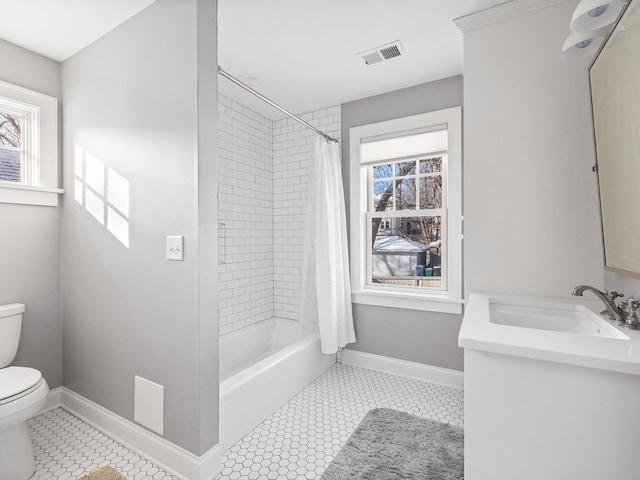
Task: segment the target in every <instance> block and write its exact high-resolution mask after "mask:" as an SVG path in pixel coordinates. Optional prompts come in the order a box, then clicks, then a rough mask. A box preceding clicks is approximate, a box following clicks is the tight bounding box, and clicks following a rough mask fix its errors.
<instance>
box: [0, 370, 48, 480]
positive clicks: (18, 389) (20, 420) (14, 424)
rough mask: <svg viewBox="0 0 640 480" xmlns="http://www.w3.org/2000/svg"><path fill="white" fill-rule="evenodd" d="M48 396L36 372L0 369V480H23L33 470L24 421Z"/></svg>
mask: <svg viewBox="0 0 640 480" xmlns="http://www.w3.org/2000/svg"><path fill="white" fill-rule="evenodd" d="M48 393H49V386H48V385H47V382H46V381H45V379H44V378H42V375H41V374H40V372H39V371H38V370H35V369H33V368H27V367H6V368H2V369H0V480H27V479H28V478H29V477H30V476H31V475H32V474H33V472H34V471H35V469H36V462H35V459H34V455H33V446H32V444H31V437H30V435H29V429H28V428H27V420H29V419H30V418H31V417H33V416H34V415H35V414H37V413H38V412H39V411H40V409H41V408H42V406H43V405H44V403H45V401H46V400H47V394H48Z"/></svg>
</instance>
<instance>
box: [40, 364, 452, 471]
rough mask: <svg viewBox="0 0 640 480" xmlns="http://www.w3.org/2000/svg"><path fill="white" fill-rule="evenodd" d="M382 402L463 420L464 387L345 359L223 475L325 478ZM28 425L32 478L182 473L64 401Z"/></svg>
mask: <svg viewBox="0 0 640 480" xmlns="http://www.w3.org/2000/svg"><path fill="white" fill-rule="evenodd" d="M377 407H389V408H395V409H396V410H401V411H404V412H409V413H413V414H414V415H419V416H422V417H426V418H432V419H434V420H439V421H442V422H447V423H450V424H452V425H463V392H462V390H459V389H456V388H451V387H446V386H443V385H437V384H433V383H428V382H424V381H421V380H413V379H409V378H404V377H399V376H396V375H390V374H387V373H380V372H375V371H373V370H365V369H362V368H357V367H351V366H347V365H342V364H339V363H338V364H335V365H334V366H333V367H331V368H330V369H329V370H327V371H326V372H325V373H324V374H322V375H321V376H320V377H318V379H317V380H316V381H315V382H313V383H312V384H311V385H309V386H308V387H307V388H305V389H304V390H303V391H302V392H300V393H299V394H298V395H297V396H296V397H294V398H293V399H292V400H291V401H289V402H288V403H287V404H286V405H285V406H283V407H282V408H281V409H280V410H278V411H277V412H276V413H274V414H273V415H272V416H271V417H269V418H268V419H267V420H265V421H264V422H263V423H262V424H260V425H259V426H258V427H257V428H256V429H255V430H253V431H252V432H251V433H249V434H248V435H246V436H245V437H244V438H243V439H242V440H240V441H239V442H238V443H237V444H236V445H234V446H233V447H231V448H230V449H229V451H228V452H226V454H225V455H224V456H223V459H222V461H223V471H222V474H221V475H220V476H219V477H218V478H217V480H229V479H243V480H244V479H278V480H280V479H314V478H318V477H319V476H320V475H321V474H322V472H323V471H324V469H325V468H326V466H327V465H328V464H329V463H330V462H331V460H333V458H334V457H335V455H336V454H337V453H338V452H339V451H340V448H341V447H342V445H343V444H344V442H345V441H346V440H347V438H348V437H349V435H351V433H352V432H353V430H354V429H355V427H356V426H357V425H358V424H359V423H360V421H361V420H362V418H364V416H365V414H366V413H367V412H368V411H369V410H371V409H372V408H377ZM28 425H29V429H30V430H31V435H32V439H33V443H34V452H35V455H36V462H37V470H36V473H35V474H34V476H33V477H32V478H31V480H75V479H77V478H78V477H79V476H80V475H84V474H86V473H88V472H90V471H93V470H95V469H97V468H99V467H102V466H106V465H110V466H112V467H114V468H116V469H118V470H119V471H120V472H122V473H123V474H124V476H125V477H126V478H127V480H175V478H174V477H172V476H171V475H169V474H168V473H166V472H164V471H163V470H161V469H160V468H158V467H157V466H155V465H153V464H152V463H151V462H149V461H147V460H145V459H144V458H142V457H140V456H139V455H137V454H136V453H134V452H132V451H130V450H129V449H127V448H126V447H124V446H122V445H120V444H119V443H118V442H116V441H115V440H113V439H111V438H109V437H108V436H107V435H105V434H104V433H102V432H100V431H98V430H96V429H95V428H93V427H92V426H90V425H88V424H87V423H85V422H83V421H82V420H80V419H78V418H76V417H74V416H73V415H71V414H70V413H68V412H67V411H66V410H63V409H62V408H57V409H55V410H51V411H49V412H46V413H43V414H41V415H38V416H36V417H34V418H32V419H31V420H29V422H28Z"/></svg>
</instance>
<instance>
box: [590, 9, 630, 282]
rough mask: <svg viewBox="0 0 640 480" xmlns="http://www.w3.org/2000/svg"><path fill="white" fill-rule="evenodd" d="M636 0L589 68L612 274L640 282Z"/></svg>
mask: <svg viewBox="0 0 640 480" xmlns="http://www.w3.org/2000/svg"><path fill="white" fill-rule="evenodd" d="M639 1H640V0H633V1H632V2H631V3H630V4H629V6H628V7H627V10H626V11H625V12H624V14H623V16H622V17H621V19H620V21H619V22H618V24H617V25H616V27H615V29H614V30H613V33H612V34H611V36H610V37H609V38H608V40H607V42H606V43H605V45H604V46H603V48H602V49H601V51H600V53H599V54H598V56H597V57H596V59H595V60H594V61H593V63H592V65H591V67H590V69H589V79H590V83H591V102H592V108H593V125H594V133H595V143H596V158H597V172H598V187H599V191H600V212H601V220H602V236H603V242H604V255H605V266H606V269H607V270H610V271H613V272H616V273H620V274H623V275H627V276H632V277H635V278H640V53H639V50H638V45H640V7H639V6H638V2H639Z"/></svg>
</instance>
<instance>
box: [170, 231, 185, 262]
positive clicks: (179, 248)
mask: <svg viewBox="0 0 640 480" xmlns="http://www.w3.org/2000/svg"><path fill="white" fill-rule="evenodd" d="M167 260H184V237H183V236H182V235H169V236H167Z"/></svg>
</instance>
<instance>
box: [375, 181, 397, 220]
mask: <svg viewBox="0 0 640 480" xmlns="http://www.w3.org/2000/svg"><path fill="white" fill-rule="evenodd" d="M392 196H393V182H392V181H391V180H383V181H381V182H373V209H374V210H375V211H377V212H380V211H385V210H393V201H392V200H393V198H392Z"/></svg>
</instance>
